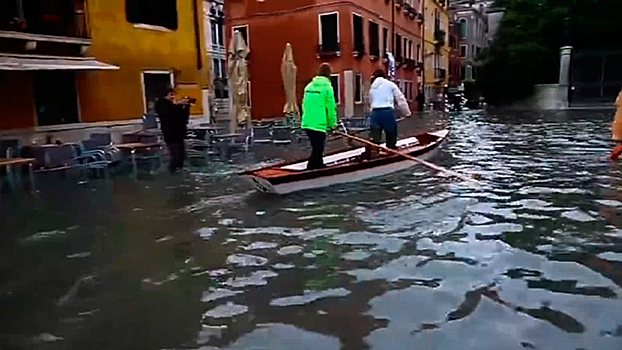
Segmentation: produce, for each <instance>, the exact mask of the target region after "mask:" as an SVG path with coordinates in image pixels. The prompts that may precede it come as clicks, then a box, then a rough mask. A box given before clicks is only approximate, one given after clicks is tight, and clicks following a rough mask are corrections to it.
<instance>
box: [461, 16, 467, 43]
mask: <svg viewBox="0 0 622 350" xmlns="http://www.w3.org/2000/svg"><path fill="white" fill-rule="evenodd" d="M466 37H467V21H466V19H464V18H463V19H461V20H460V38H461V39H466Z"/></svg>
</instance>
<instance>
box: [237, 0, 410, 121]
mask: <svg viewBox="0 0 622 350" xmlns="http://www.w3.org/2000/svg"><path fill="white" fill-rule="evenodd" d="M396 3H399V5H396V7H395V8H394V18H395V20H394V23H395V26H394V34H395V35H394V36H393V37H394V38H395V48H394V50H393V52H395V57H396V59H397V61H398V68H397V69H396V83H397V84H398V85H399V86H400V88H401V89H402V91H403V92H404V94H405V95H406V98H407V99H408V100H409V101H410V103H411V107H412V108H413V109H415V108H416V107H417V106H416V102H415V101H416V97H417V92H418V91H419V89H420V83H421V79H420V75H421V72H420V70H421V67H422V66H421V64H420V63H419V62H421V57H422V56H421V55H422V40H421V32H422V16H420V15H419V14H420V13H421V11H420V10H421V7H420V3H419V1H416V0H405V1H396ZM225 5H226V13H227V16H228V17H227V33H228V40H230V38H231V35H232V33H233V31H234V30H239V31H240V32H241V33H242V35H243V36H244V37H245V38H246V39H247V43H248V45H249V49H250V56H249V74H250V78H249V80H250V84H249V85H250V100H251V111H252V112H251V113H252V118H253V119H264V118H274V117H281V116H282V115H283V112H282V110H283V104H284V103H285V93H284V90H283V83H282V78H281V72H280V67H281V59H282V55H283V50H284V49H285V45H286V44H287V43H290V44H291V45H292V47H293V49H294V60H295V63H296V65H297V67H298V76H297V87H296V88H297V96H298V100H299V102H300V100H301V96H302V92H303V89H304V87H305V85H306V84H307V83H308V82H309V81H310V80H311V79H312V78H313V76H314V75H315V73H316V71H317V68H318V66H319V65H320V63H322V62H328V63H330V64H331V66H332V68H333V77H332V81H333V87H334V89H335V92H336V94H335V97H336V99H337V103H338V114H339V116H340V117H346V118H347V117H355V116H363V115H365V114H366V113H367V112H368V109H369V106H368V96H367V95H368V91H369V86H370V77H371V74H372V73H373V71H374V70H376V69H377V68H385V69H386V67H387V65H386V54H385V52H390V51H392V46H393V43H392V40H391V32H392V21H391V17H392V13H391V1H389V0H360V1H334V0H333V1H330V0H288V1H279V0H264V1H257V0H229V1H226V3H225Z"/></svg>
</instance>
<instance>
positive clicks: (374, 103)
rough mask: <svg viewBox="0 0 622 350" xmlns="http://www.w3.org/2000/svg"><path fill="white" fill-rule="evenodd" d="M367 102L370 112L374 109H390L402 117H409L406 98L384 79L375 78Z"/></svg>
mask: <svg viewBox="0 0 622 350" xmlns="http://www.w3.org/2000/svg"><path fill="white" fill-rule="evenodd" d="M369 100H370V102H371V109H372V110H373V109H376V108H391V109H394V110H395V109H397V111H398V112H399V113H400V114H401V115H402V116H404V117H409V116H410V114H411V113H410V108H409V107H408V102H406V98H405V97H404V94H403V93H402V92H401V91H400V88H399V87H397V85H395V83H393V82H392V81H390V80H387V79H385V78H380V77H379V78H376V80H374V82H373V84H371V88H370V89H369ZM396 105H397V108H396Z"/></svg>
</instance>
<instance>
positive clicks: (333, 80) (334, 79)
mask: <svg viewBox="0 0 622 350" xmlns="http://www.w3.org/2000/svg"><path fill="white" fill-rule="evenodd" d="M330 83H331V84H332V85H333V92H334V93H335V103H337V104H339V102H340V100H341V99H340V96H339V74H333V75H331V76H330Z"/></svg>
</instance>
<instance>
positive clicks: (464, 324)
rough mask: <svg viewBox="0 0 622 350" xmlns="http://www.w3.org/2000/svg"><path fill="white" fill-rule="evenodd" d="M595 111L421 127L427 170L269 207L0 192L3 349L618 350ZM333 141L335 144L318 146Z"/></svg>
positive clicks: (616, 258) (72, 189) (63, 189)
mask: <svg viewBox="0 0 622 350" xmlns="http://www.w3.org/2000/svg"><path fill="white" fill-rule="evenodd" d="M610 122H611V113H609V112H602V113H600V112H573V113H554V114H528V113H526V114H507V113H505V114H493V113H488V114H486V113H483V112H480V113H474V112H465V113H461V114H457V115H451V116H448V115H427V116H425V117H424V118H422V119H418V120H409V121H406V122H404V123H403V124H402V125H401V132H402V133H404V134H408V133H409V132H412V131H413V130H416V129H435V128H441V127H443V126H446V127H449V128H450V129H451V132H452V133H451V136H450V139H449V140H448V141H447V142H446V143H445V144H444V145H443V147H442V149H441V151H440V153H439V154H438V155H437V156H436V157H435V158H433V159H432V161H433V162H435V163H437V164H439V165H441V166H445V167H448V168H451V169H452V170H456V171H460V172H464V173H470V174H477V175H479V178H480V180H481V181H482V182H484V183H485V184H484V186H482V187H478V186H473V185H468V184H465V183H464V182H461V181H460V180H457V179H454V178H450V177H447V176H443V175H442V174H437V173H434V172H431V171H429V170H428V169H426V168H423V167H420V166H415V167H413V168H411V169H409V170H406V171H402V172H399V173H395V174H392V175H390V176H387V177H383V178H377V179H372V180H369V181H364V182H360V183H354V184H348V185H343V186H336V187H331V188H325V189H321V190H313V191H307V192H300V193H295V194H291V195H287V196H280V197H279V196H272V195H265V194H259V193H255V192H254V191H253V189H252V188H251V187H250V186H248V185H246V184H245V183H241V182H240V180H239V179H238V178H237V177H236V176H235V173H236V172H237V171H239V170H241V169H243V168H247V167H251V166H253V164H257V163H259V162H271V161H276V160H277V158H279V157H281V158H282V157H286V158H287V157H295V156H296V154H297V153H300V152H302V153H303V154H304V152H306V151H304V150H302V151H300V152H298V151H296V150H295V149H294V147H293V146H290V147H286V148H283V147H280V148H279V147H269V148H271V149H265V148H266V147H264V149H261V148H260V147H258V148H256V152H255V153H253V154H249V155H247V156H246V157H245V159H238V160H237V161H235V162H234V163H229V164H216V163H212V164H210V165H209V166H207V167H195V168H192V169H191V170H190V171H188V172H186V173H185V174H180V175H176V176H170V175H167V174H166V173H160V174H157V175H149V174H147V173H144V172H143V173H141V174H139V176H138V179H137V180H136V179H133V178H132V177H130V176H119V177H116V178H114V179H112V180H111V179H108V180H105V179H101V180H89V181H81V180H80V181H78V180H77V179H76V178H73V177H71V176H68V177H66V178H63V177H62V176H49V177H41V178H39V179H38V189H39V193H37V194H34V195H33V194H29V193H27V192H26V191H21V190H19V189H18V190H15V191H13V192H12V193H2V195H1V196H0V230H1V234H0V348H2V349H204V350H208V349H368V348H369V349H478V350H482V349H504V350H511V349H571V350H575V349H586V350H588V349H598V350H607V349H622V301H621V300H620V299H621V296H622V288H621V287H622V217H621V216H620V213H621V212H622V172H621V169H622V165H620V164H612V163H611V162H609V160H608V159H607V156H608V155H609V152H610V151H611V148H612V145H611V143H610V141H609V140H608V138H609V136H610V130H609V126H610ZM335 142H336V143H342V142H341V141H335Z"/></svg>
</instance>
